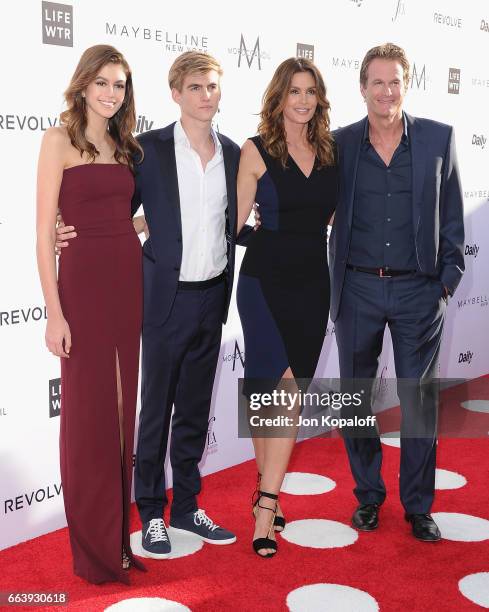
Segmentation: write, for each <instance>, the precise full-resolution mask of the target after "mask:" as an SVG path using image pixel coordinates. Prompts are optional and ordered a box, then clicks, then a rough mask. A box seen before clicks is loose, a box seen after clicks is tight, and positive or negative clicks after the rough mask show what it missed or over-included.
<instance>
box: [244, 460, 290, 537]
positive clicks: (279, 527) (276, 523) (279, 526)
mask: <svg viewBox="0 0 489 612" xmlns="http://www.w3.org/2000/svg"><path fill="white" fill-rule="evenodd" d="M260 483H261V474H260V472H258V476H257V478H256V489H255V491H254V493H253V496H252V498H251V503H252V504H253V505H255V504H256V502H257V497H255V495H256V496H258V492H259V490H260ZM285 524H286V521H285V516H275V518H274V519H273V527H274V529H275V531H276V532H277V533H280V532H281V531H283V530H284V529H285Z"/></svg>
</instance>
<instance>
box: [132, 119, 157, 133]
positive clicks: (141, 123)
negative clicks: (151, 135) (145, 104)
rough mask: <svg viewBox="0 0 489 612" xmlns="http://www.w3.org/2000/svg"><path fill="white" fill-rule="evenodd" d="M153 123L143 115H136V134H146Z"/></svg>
mask: <svg viewBox="0 0 489 612" xmlns="http://www.w3.org/2000/svg"><path fill="white" fill-rule="evenodd" d="M153 123H154V121H150V120H149V119H146V116H145V115H138V118H137V122H136V129H135V132H136V134H142V133H143V132H147V131H148V130H150V129H151V128H152V127H153Z"/></svg>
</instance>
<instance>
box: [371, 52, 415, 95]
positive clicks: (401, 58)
mask: <svg viewBox="0 0 489 612" xmlns="http://www.w3.org/2000/svg"><path fill="white" fill-rule="evenodd" d="M374 59H385V60H396V61H397V62H399V63H400V64H401V66H402V69H403V72H404V86H405V87H406V88H407V87H408V86H409V78H410V75H409V69H410V67H409V60H408V58H407V57H406V52H405V51H404V49H403V48H402V47H398V46H397V45H395V44H394V43H384V44H383V45H378V46H377V47H372V49H370V50H369V51H367V53H366V55H365V57H364V58H363V62H362V66H361V68H360V84H361V85H362V86H363V87H366V85H367V80H368V67H369V65H370V63H371V62H372V61H373V60H374Z"/></svg>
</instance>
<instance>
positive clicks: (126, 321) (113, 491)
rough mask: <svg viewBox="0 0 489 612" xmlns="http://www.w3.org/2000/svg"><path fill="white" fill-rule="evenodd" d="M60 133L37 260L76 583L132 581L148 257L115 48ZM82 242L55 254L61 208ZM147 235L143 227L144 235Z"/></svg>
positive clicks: (48, 170) (85, 77) (44, 176)
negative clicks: (57, 362) (56, 371)
mask: <svg viewBox="0 0 489 612" xmlns="http://www.w3.org/2000/svg"><path fill="white" fill-rule="evenodd" d="M65 98H66V103H67V110H66V111H65V112H64V113H62V115H61V127H56V128H50V129H49V130H47V132H46V133H45V135H44V138H43V141H42V146H41V152H40V157H39V166H38V190H37V258H38V267H39V275H40V279H41V284H42V288H43V293H44V298H45V301H46V307H47V312H48V321H47V328H46V344H47V347H48V349H49V350H50V351H51V353H53V354H54V355H57V356H59V357H61V429H60V463H61V480H62V485H63V495H64V503H65V511H66V519H67V522H68V528H69V533H70V541H71V548H72V552H73V565H74V572H75V574H77V575H79V576H81V577H83V578H85V579H86V580H88V581H90V582H93V583H102V582H107V581H120V582H124V583H128V573H127V572H125V571H124V570H125V569H128V568H129V566H130V565H131V564H133V565H134V566H136V567H138V568H139V569H144V566H142V564H141V563H140V562H139V561H137V560H136V559H135V558H134V557H133V555H132V552H131V548H130V543H129V507H130V492H131V478H132V455H133V438H134V422H135V412H136V397H137V382H138V366H139V337H140V330H141V320H142V267H141V247H140V243H139V239H138V237H137V233H136V231H135V227H134V226H133V223H132V220H131V197H132V194H133V191H134V179H133V172H132V171H133V163H134V162H133V160H134V159H135V158H137V156H138V155H140V154H141V151H140V148H139V145H138V144H137V142H136V141H135V139H134V137H133V136H132V133H131V132H132V130H133V129H134V127H135V110H134V97H133V88H132V79H131V72H130V69H129V66H128V64H127V62H126V60H125V59H124V57H123V56H122V55H121V54H120V53H119V52H118V51H117V50H116V49H114V48H113V47H110V46H108V45H96V46H94V47H91V48H89V49H87V50H86V51H85V52H84V54H83V55H82V57H81V59H80V62H79V64H78V66H77V68H76V70H75V73H74V75H73V77H72V79H71V82H70V85H69V87H68V89H67V91H66V93H65ZM58 207H59V209H60V211H61V214H62V217H63V220H64V222H65V223H66V225H74V226H76V230H77V235H78V237H77V240H74V241H73V242H72V243H71V244H70V246H69V248H67V249H64V250H63V254H62V256H61V258H60V263H59V273H58V280H57V279H56V263H55V254H54V245H55V240H56V238H55V225H56V213H57V209H58ZM138 229H141V230H142V229H143V228H142V227H141V228H138Z"/></svg>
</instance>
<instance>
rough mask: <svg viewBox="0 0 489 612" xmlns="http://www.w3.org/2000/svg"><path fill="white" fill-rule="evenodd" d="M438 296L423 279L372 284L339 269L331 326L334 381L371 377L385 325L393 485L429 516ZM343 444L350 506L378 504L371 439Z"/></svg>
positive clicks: (441, 311)
mask: <svg viewBox="0 0 489 612" xmlns="http://www.w3.org/2000/svg"><path fill="white" fill-rule="evenodd" d="M442 295H443V287H442V285H441V283H440V282H438V281H435V280H431V279H428V278H426V277H422V276H416V275H409V276H399V277H395V278H379V277H377V276H374V275H371V274H366V273H363V272H358V271H352V270H347V271H346V276H345V282H344V286H343V293H342V298H341V307H340V312H339V315H338V318H337V320H336V326H335V330H336V339H337V344H338V353H339V362H340V375H341V378H342V379H353V378H357V379H358V378H363V379H373V378H374V377H375V376H376V373H377V366H378V358H379V356H380V353H381V351H382V342H383V337H384V329H385V326H386V324H387V325H388V326H389V329H390V333H391V337H392V346H393V351H394V362H395V367H396V376H397V378H398V385H397V390H398V395H399V399H400V403H401V415H402V426H401V465H400V481H399V487H400V496H401V502H402V504H403V506H404V509H405V511H406V512H409V513H428V512H430V508H431V505H432V503H433V497H434V488H435V467H436V409H437V401H438V395H437V392H436V388H435V385H430V381H431V380H432V379H433V378H434V377H435V376H436V373H437V372H436V369H437V362H438V354H439V350H440V343H441V336H442V331H443V322H444V318H445V307H446V302H445V300H444V299H443V297H442ZM408 379H409V380H408ZM413 383H415V384H413ZM434 388H435V390H433V389H434ZM420 432H421V433H420ZM345 444H346V449H347V451H348V456H349V459H350V467H351V470H352V473H353V477H354V479H355V482H356V487H355V489H354V493H355V495H356V497H357V499H358V501H359V502H360V503H361V504H371V503H378V504H381V503H382V502H383V501H384V499H385V495H386V490H385V485H384V482H383V480H382V476H381V473H380V468H381V464H382V446H381V442H380V439H379V437H378V436H376V435H370V437H351V436H346V437H345Z"/></svg>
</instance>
